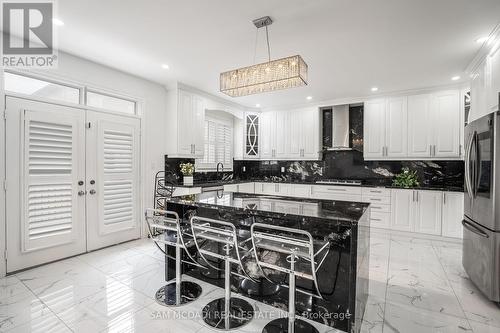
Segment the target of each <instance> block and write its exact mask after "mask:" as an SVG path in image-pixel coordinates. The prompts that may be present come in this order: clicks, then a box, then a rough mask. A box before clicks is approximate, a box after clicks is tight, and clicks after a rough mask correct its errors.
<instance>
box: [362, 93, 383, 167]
mask: <svg viewBox="0 0 500 333" xmlns="http://www.w3.org/2000/svg"><path fill="white" fill-rule="evenodd" d="M385 107H386V101H385V99H377V100H371V101H367V102H365V104H364V120H363V127H364V130H363V133H364V147H363V154H364V158H365V159H366V160H370V159H371V160H373V159H383V158H384V156H385V125H386V123H385Z"/></svg>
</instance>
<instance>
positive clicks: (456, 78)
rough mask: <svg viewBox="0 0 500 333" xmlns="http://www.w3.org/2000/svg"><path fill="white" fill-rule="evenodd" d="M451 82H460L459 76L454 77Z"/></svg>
mask: <svg viewBox="0 0 500 333" xmlns="http://www.w3.org/2000/svg"><path fill="white" fill-rule="evenodd" d="M451 80H452V81H458V80H460V76H458V75H456V76H454V77H452V78H451Z"/></svg>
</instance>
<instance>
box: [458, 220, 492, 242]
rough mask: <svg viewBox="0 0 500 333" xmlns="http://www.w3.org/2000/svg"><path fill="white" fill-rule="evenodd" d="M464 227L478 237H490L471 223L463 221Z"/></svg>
mask: <svg viewBox="0 0 500 333" xmlns="http://www.w3.org/2000/svg"><path fill="white" fill-rule="evenodd" d="M462 225H463V226H464V228H465V229H467V230H469V231H470V232H472V233H475V234H476V235H479V236H481V237H484V238H489V237H490V236H489V235H488V234H487V233H485V232H484V231H482V230H481V229H479V228H478V227H476V226H475V225H473V224H471V223H470V222H467V221H466V220H462Z"/></svg>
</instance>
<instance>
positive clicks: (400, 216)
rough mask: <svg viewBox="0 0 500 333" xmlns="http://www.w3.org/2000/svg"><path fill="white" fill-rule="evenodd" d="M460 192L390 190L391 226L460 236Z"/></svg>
mask: <svg viewBox="0 0 500 333" xmlns="http://www.w3.org/2000/svg"><path fill="white" fill-rule="evenodd" d="M463 211H464V210H463V193H448V192H441V191H420V190H418V191H414V190H392V218H391V229H394V230H402V231H414V232H418V233H423V234H431V235H442V236H445V237H455V238H461V230H462V226H461V224H460V222H461V220H462V215H463Z"/></svg>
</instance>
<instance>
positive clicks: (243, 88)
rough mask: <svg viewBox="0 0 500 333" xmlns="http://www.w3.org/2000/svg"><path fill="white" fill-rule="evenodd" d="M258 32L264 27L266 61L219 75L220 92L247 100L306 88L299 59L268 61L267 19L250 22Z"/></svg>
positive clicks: (267, 17)
mask: <svg viewBox="0 0 500 333" xmlns="http://www.w3.org/2000/svg"><path fill="white" fill-rule="evenodd" d="M253 23H254V24H255V26H256V27H257V29H259V28H262V27H265V29H266V39H267V54H268V61H267V62H264V63H261V64H256V65H253V66H248V67H243V68H238V69H233V70H231V71H227V72H224V73H221V74H220V91H221V92H222V93H224V94H226V95H229V96H231V97H239V96H246V95H252V94H258V93H263V92H269V91H274V90H280V89H288V88H294V87H300V86H304V85H307V64H306V63H305V61H304V60H303V59H302V57H301V56H300V55H294V56H290V57H286V58H282V59H277V60H272V61H271V49H270V47H269V33H268V30H267V27H268V26H269V25H270V24H272V23H273V21H272V20H271V18H270V17H269V16H265V17H262V18H259V19H256V20H254V21H253Z"/></svg>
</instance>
